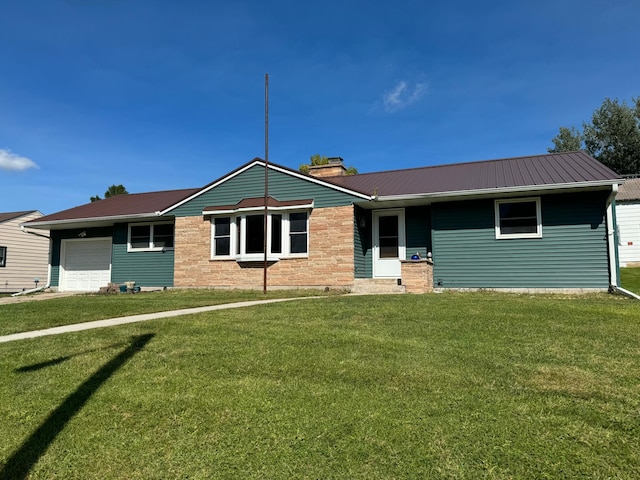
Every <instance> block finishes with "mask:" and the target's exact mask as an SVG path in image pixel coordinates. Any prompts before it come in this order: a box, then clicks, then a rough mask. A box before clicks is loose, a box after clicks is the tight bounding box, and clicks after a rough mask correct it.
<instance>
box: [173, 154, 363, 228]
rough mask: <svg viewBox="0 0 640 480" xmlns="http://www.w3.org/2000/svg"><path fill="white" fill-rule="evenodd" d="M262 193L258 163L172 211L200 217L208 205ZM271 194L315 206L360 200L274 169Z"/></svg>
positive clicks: (270, 184)
mask: <svg viewBox="0 0 640 480" xmlns="http://www.w3.org/2000/svg"><path fill="white" fill-rule="evenodd" d="M263 195H264V168H263V167H262V166H257V165H256V166H254V167H251V168H250V169H248V170H246V171H244V172H242V173H240V174H239V175H237V176H235V177H233V178H231V179H229V180H227V181H226V182H224V183H222V184H220V185H218V186H217V187H215V188H212V189H211V190H209V191H208V192H206V193H203V194H202V195H200V196H199V197H196V198H194V199H193V200H190V201H189V202H187V203H185V204H184V205H181V206H180V207H178V208H176V209H175V210H174V211H173V212H171V213H172V214H174V215H175V216H176V217H196V216H201V215H202V210H203V209H204V207H207V206H214V205H232V204H235V203H237V202H239V201H240V200H242V199H244V198H255V197H260V196H263ZM269 195H270V196H272V197H274V198H276V199H278V200H281V201H284V200H301V199H306V198H312V199H313V200H314V205H315V207H316V208H322V207H339V206H344V205H351V204H352V203H353V201H354V200H356V199H357V197H355V196H353V195H349V194H347V193H343V192H339V191H337V190H334V189H332V188H329V187H324V186H322V185H318V184H316V183H314V182H312V181H311V180H305V179H302V178H297V177H293V176H291V175H287V174H284V173H281V172H276V171H273V170H269Z"/></svg>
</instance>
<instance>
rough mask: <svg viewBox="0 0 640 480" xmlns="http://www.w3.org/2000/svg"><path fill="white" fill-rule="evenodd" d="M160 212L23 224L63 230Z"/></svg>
mask: <svg viewBox="0 0 640 480" xmlns="http://www.w3.org/2000/svg"><path fill="white" fill-rule="evenodd" d="M160 216H161V214H160V212H154V213H136V214H132V215H112V216H110V217H90V218H71V219H66V220H50V221H48V222H39V221H37V220H32V221H30V222H25V223H23V224H22V225H24V226H25V227H28V228H40V229H43V230H45V229H52V227H59V228H56V230H61V229H62V227H66V226H69V228H71V227H73V225H75V224H87V223H117V222H118V221H122V220H138V219H141V218H157V217H160Z"/></svg>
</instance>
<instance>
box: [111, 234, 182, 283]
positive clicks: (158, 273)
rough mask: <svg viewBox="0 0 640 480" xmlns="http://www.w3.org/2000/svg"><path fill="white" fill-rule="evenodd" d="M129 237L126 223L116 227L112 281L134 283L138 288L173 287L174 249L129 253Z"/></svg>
mask: <svg viewBox="0 0 640 480" xmlns="http://www.w3.org/2000/svg"><path fill="white" fill-rule="evenodd" d="M127 235H128V225H127V224H126V223H119V224H116V225H115V227H114V232H113V252H112V266H111V281H112V282H114V283H124V282H128V281H134V282H136V286H138V287H172V286H173V260H174V253H173V249H168V250H166V251H164V252H161V251H160V252H127Z"/></svg>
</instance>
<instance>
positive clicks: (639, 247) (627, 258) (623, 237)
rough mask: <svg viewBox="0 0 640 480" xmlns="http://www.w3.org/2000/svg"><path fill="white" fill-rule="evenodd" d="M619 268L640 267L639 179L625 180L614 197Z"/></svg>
mask: <svg viewBox="0 0 640 480" xmlns="http://www.w3.org/2000/svg"><path fill="white" fill-rule="evenodd" d="M616 221H617V228H618V245H619V247H618V252H619V260H620V266H621V267H630V266H631V267H637V266H640V178H627V179H626V180H625V182H624V184H622V185H621V186H620V188H619V190H618V195H617V196H616Z"/></svg>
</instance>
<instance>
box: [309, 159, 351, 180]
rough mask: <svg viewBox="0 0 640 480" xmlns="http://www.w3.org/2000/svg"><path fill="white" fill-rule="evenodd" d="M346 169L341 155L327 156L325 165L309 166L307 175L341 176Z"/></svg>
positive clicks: (319, 176) (320, 176)
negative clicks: (327, 159) (327, 161)
mask: <svg viewBox="0 0 640 480" xmlns="http://www.w3.org/2000/svg"><path fill="white" fill-rule="evenodd" d="M346 171H347V169H346V168H345V167H344V163H343V160H342V158H341V157H329V163H328V164H326V165H312V166H310V167H309V175H311V176H312V177H318V178H322V177H341V176H342V175H344V172H346Z"/></svg>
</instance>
